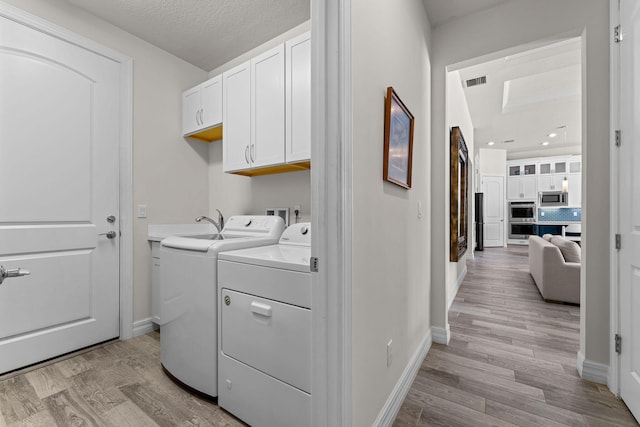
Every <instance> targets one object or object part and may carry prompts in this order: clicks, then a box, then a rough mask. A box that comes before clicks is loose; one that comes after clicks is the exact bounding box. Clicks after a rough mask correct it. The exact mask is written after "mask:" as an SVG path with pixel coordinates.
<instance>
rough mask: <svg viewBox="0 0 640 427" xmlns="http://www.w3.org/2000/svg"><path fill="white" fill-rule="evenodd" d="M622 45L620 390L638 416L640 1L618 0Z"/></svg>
mask: <svg viewBox="0 0 640 427" xmlns="http://www.w3.org/2000/svg"><path fill="white" fill-rule="evenodd" d="M620 17H621V22H620V25H621V28H622V31H623V34H624V39H623V41H622V42H621V43H620V44H619V46H620V88H622V90H621V91H620V103H621V105H620V127H621V131H622V135H623V138H624V139H623V143H622V145H621V146H620V149H619V165H620V167H619V179H618V183H619V194H618V200H619V209H618V212H619V220H620V225H619V226H620V234H621V235H622V249H621V250H620V257H619V262H620V265H619V266H618V269H619V270H618V277H619V278H620V335H621V336H622V352H621V354H620V395H621V396H622V398H623V399H624V401H625V403H626V404H627V406H628V407H629V409H630V410H631V412H632V413H633V414H634V415H635V417H636V418H637V419H640V326H639V325H640V311H639V310H638V307H640V171H639V170H638V165H639V164H640V143H639V142H638V141H639V138H640V129H638V125H637V123H638V122H637V117H638V114H640V77H638V76H639V75H640V74H638V73H640V3H638V2H637V1H636V0H622V1H621V3H620Z"/></svg>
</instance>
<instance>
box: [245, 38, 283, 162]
mask: <svg viewBox="0 0 640 427" xmlns="http://www.w3.org/2000/svg"><path fill="white" fill-rule="evenodd" d="M284 96H285V93H284V45H280V46H278V47H276V48H274V49H271V50H269V51H267V52H265V53H263V54H262V55H259V56H257V57H255V58H253V59H251V146H250V148H249V158H250V160H251V166H252V167H264V166H269V165H277V164H282V163H284V150H285V138H284V126H285V122H284V119H285V111H284Z"/></svg>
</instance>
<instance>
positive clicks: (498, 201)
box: [482, 175, 505, 248]
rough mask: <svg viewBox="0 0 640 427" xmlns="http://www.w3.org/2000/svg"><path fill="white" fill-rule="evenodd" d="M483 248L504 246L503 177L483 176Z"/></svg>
mask: <svg viewBox="0 0 640 427" xmlns="http://www.w3.org/2000/svg"><path fill="white" fill-rule="evenodd" d="M482 191H483V193H484V246H485V247H487V248H492V247H494V248H495V247H503V246H504V204H505V198H504V176H486V175H485V176H483V177H482Z"/></svg>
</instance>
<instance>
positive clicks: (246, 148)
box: [244, 145, 250, 164]
mask: <svg viewBox="0 0 640 427" xmlns="http://www.w3.org/2000/svg"><path fill="white" fill-rule="evenodd" d="M244 160H245V161H246V162H247V164H249V163H250V162H249V146H248V145H247V146H246V147H245V149H244Z"/></svg>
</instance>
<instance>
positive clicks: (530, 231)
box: [509, 222, 538, 240]
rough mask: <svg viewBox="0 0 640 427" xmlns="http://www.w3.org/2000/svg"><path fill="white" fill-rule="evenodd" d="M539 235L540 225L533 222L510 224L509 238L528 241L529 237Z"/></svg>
mask: <svg viewBox="0 0 640 427" xmlns="http://www.w3.org/2000/svg"><path fill="white" fill-rule="evenodd" d="M537 234H538V224H534V223H532V222H510V223H509V238H510V239H518V240H526V239H529V236H536V235H537Z"/></svg>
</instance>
